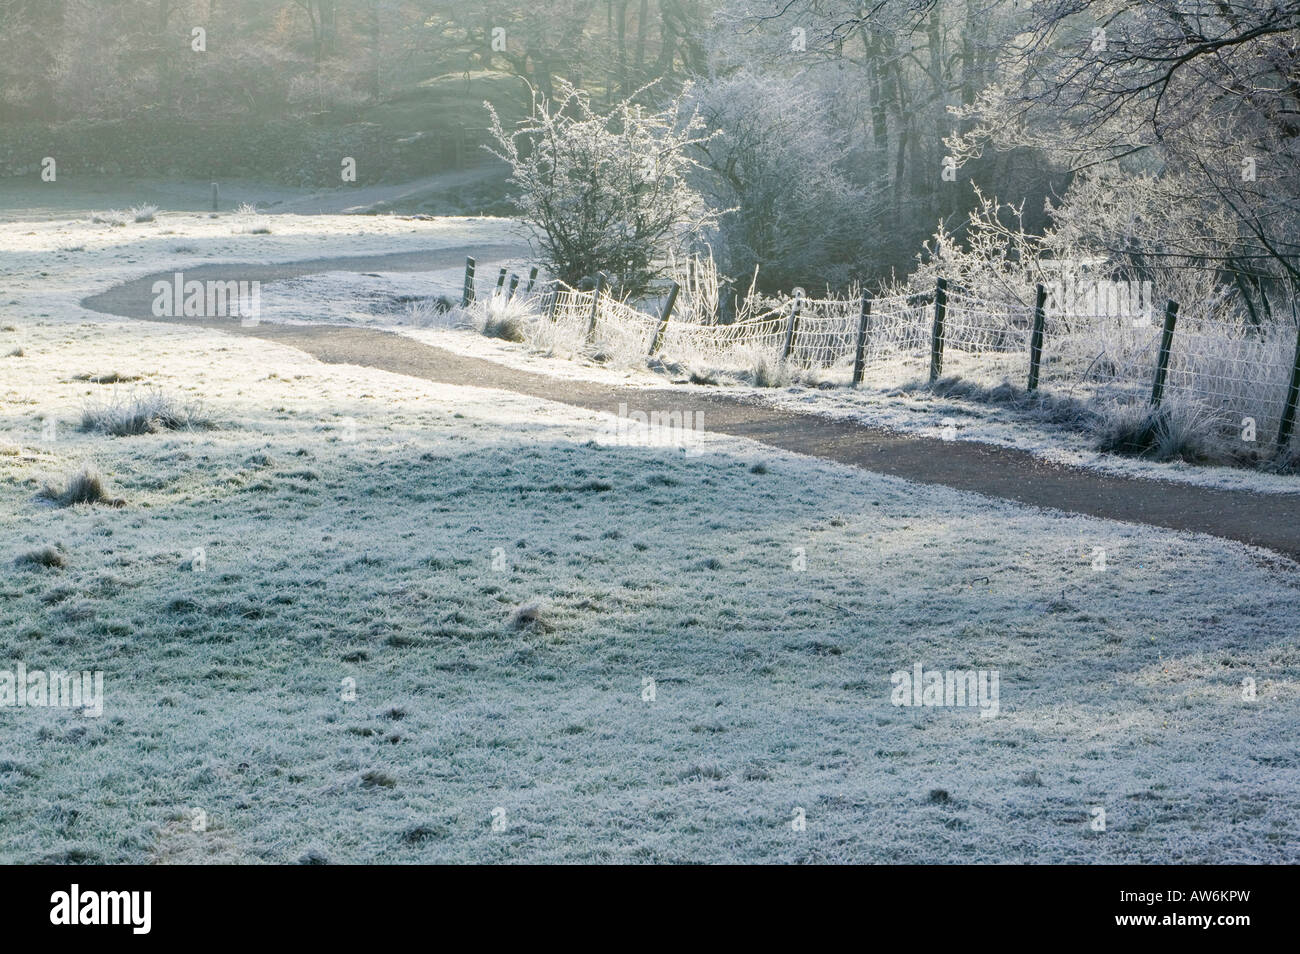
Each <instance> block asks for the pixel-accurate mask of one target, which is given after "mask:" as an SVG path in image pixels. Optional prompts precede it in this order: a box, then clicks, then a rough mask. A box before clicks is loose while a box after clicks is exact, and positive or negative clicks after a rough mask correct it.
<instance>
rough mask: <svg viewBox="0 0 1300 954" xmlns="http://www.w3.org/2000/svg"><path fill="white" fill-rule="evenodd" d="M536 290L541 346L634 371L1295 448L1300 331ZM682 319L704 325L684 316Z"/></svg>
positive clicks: (945, 306) (949, 302)
mask: <svg viewBox="0 0 1300 954" xmlns="http://www.w3.org/2000/svg"><path fill="white" fill-rule="evenodd" d="M473 269H474V263H473V261H472V260H470V261H468V262H467V268H466V276H465V295H464V297H465V299H466V300H467V301H469V302H473V301H474V294H473V279H474V271H473ZM513 284H514V283H513V282H512V286H513ZM501 286H502V280H501V278H500V277H498V282H497V289H498V291H497V295H498V296H505V297H506V298H507V300H508V299H509V297H512V294H510V295H507V294H506V293H505V292H504V291H503V290H502V287H501ZM529 287H530V289H531V287H532V283H531V281H530V283H529ZM537 288H538V291H537V292H535V293H533V294H532V297H531V300H532V301H534V302H540V303H541V304H540V307H539V308H538V309H537V310H538V311H539V312H540V318H539V320H538V325H537V328H536V330H535V342H534V343H535V344H537V345H539V346H541V347H543V348H547V347H551V348H557V349H562V350H566V351H569V352H572V353H578V352H586V353H591V354H596V355H603V356H605V357H606V358H621V359H626V360H628V361H630V362H643V361H644V360H645V359H646V357H647V356H649V355H652V354H653V355H655V356H658V357H660V358H661V359H662V360H665V361H675V362H680V363H683V364H688V365H693V366H699V365H707V366H710V367H711V368H713V369H715V370H737V371H744V370H753V369H754V368H755V367H756V366H757V363H758V362H763V363H765V364H767V365H768V366H778V365H779V366H784V367H785V368H787V369H788V370H791V371H796V372H805V373H807V372H815V373H816V374H817V375H820V376H821V379H822V380H832V381H834V379H835V378H836V377H837V375H838V376H841V377H842V383H844V384H845V385H848V386H857V385H860V384H866V385H868V386H874V387H886V388H889V387H898V386H900V385H902V384H906V383H910V382H914V381H917V380H925V379H927V378H928V379H929V380H931V381H933V380H935V379H936V378H938V377H940V376H943V377H958V378H961V379H963V380H968V381H971V382H973V383H975V384H978V385H981V386H984V387H989V388H993V387H998V386H999V385H1003V384H1005V383H1008V382H1009V383H1011V384H1013V385H1016V386H1017V387H1020V388H1024V389H1025V390H1026V391H1038V392H1046V391H1050V392H1053V393H1056V394H1059V395H1064V396H1069V397H1073V398H1075V399H1077V400H1079V401H1081V402H1083V403H1085V404H1087V403H1100V402H1120V403H1127V404H1138V403H1144V402H1149V403H1152V404H1159V403H1161V402H1162V401H1164V400H1169V399H1173V398H1176V399H1177V400H1179V401H1183V402H1192V403H1194V404H1195V405H1198V406H1199V407H1201V408H1203V409H1204V410H1205V413H1206V414H1207V416H1208V417H1209V418H1210V419H1212V420H1213V422H1214V425H1215V426H1216V427H1219V428H1221V429H1223V430H1229V429H1231V430H1235V429H1238V428H1244V427H1245V426H1246V425H1247V422H1249V423H1250V426H1251V427H1252V429H1253V430H1255V431H1256V432H1257V433H1258V435H1259V436H1258V440H1259V441H1260V442H1261V443H1263V442H1265V441H1268V440H1270V439H1274V438H1276V439H1277V440H1278V442H1279V443H1280V444H1285V443H1286V442H1287V441H1289V440H1290V439H1291V437H1292V434H1291V431H1292V429H1293V428H1292V426H1291V425H1292V424H1293V422H1294V419H1295V417H1296V414H1297V409H1296V407H1295V404H1296V403H1297V402H1300V396H1298V395H1300V337H1298V336H1300V329H1297V328H1296V327H1295V326H1293V325H1291V324H1289V323H1273V324H1264V325H1253V324H1251V323H1249V322H1247V321H1245V320H1244V319H1242V320H1237V321H1225V320H1223V319H1222V318H1218V317H1215V318H1211V317H1209V316H1208V315H1205V314H1199V313H1195V312H1191V313H1183V314H1181V315H1179V314H1178V307H1177V305H1176V304H1175V303H1173V302H1170V303H1169V308H1168V309H1167V310H1166V315H1167V316H1170V315H1172V316H1176V318H1177V320H1176V322H1175V321H1173V319H1172V318H1169V320H1167V321H1166V322H1165V323H1164V324H1162V323H1161V322H1160V321H1159V320H1158V318H1157V317H1156V316H1155V315H1152V314H1150V313H1135V312H1130V311H1127V310H1121V311H1122V313H1121V314H1118V315H1117V314H1115V313H1114V312H1105V313H1098V309H1097V308H1096V307H1095V303H1093V302H1090V301H1089V302H1086V303H1085V304H1087V305H1088V306H1089V307H1085V308H1083V309H1082V310H1080V308H1079V305H1080V302H1079V301H1073V302H1062V301H1059V300H1057V298H1053V299H1052V300H1051V302H1050V306H1049V303H1048V296H1047V293H1046V290H1045V289H1044V288H1043V287H1042V286H1037V287H1036V288H1032V289H1028V290H1027V294H1026V295H1025V296H1024V298H1025V300H1024V301H1023V302H1022V301H1015V300H1008V299H1006V298H1003V299H996V298H991V297H984V296H981V295H978V294H976V293H975V292H973V291H972V290H971V289H969V288H965V287H963V286H962V285H960V284H957V283H951V282H944V281H942V280H940V281H939V282H938V283H937V284H936V287H935V289H934V290H933V291H930V292H923V293H919V294H894V295H884V296H879V297H872V296H866V295H863V296H857V295H853V296H846V297H843V298H838V297H826V298H808V297H805V296H804V295H803V294H802V293H798V294H796V295H795V296H794V297H790V298H780V299H775V298H761V297H759V296H755V299H756V300H755V301H748V302H746V304H745V307H744V308H742V309H741V313H742V314H743V315H746V316H748V317H743V318H742V319H740V320H737V321H735V322H732V323H730V324H709V323H702V322H700V321H698V320H686V321H681V320H677V319H675V318H673V317H672V309H673V304H672V303H671V302H676V301H677V294H676V291H680V289H677V286H675V285H674V289H675V291H674V293H672V294H671V295H670V299H671V302H670V303H669V304H668V305H667V306H666V308H665V309H664V310H663V311H661V312H660V314H649V313H647V312H644V311H640V310H638V309H637V308H634V307H632V306H631V305H629V304H628V303H626V302H622V301H618V300H617V299H615V298H614V297H613V296H611V295H610V294H609V293H608V292H607V291H606V290H603V289H599V288H598V289H596V290H593V291H583V290H579V289H575V288H571V287H569V286H567V285H565V284H564V283H562V282H559V281H557V280H550V281H546V282H541V283H539V284H538V286H537ZM1057 297H1059V296H1057ZM1148 304H1149V303H1148ZM682 311H683V313H684V314H686V315H687V316H689V317H692V318H694V317H695V315H696V314H697V310H696V308H695V307H694V306H693V305H691V304H689V303H688V304H687V305H686V306H685V307H684V308H683V309H682ZM1148 312H1149V310H1148ZM593 316H594V322H593ZM1288 409H1289V411H1290V420H1289V421H1288Z"/></svg>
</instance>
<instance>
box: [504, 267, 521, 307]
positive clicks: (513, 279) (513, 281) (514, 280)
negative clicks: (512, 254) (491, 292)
mask: <svg viewBox="0 0 1300 954" xmlns="http://www.w3.org/2000/svg"><path fill="white" fill-rule="evenodd" d="M518 287H519V276H518V275H516V274H514V273H513V272H512V273H511V274H510V293H509V294H508V295H506V301H509V300H510V299H511V298H514V297H515V289H516V288H518Z"/></svg>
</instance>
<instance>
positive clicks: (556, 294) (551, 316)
mask: <svg viewBox="0 0 1300 954" xmlns="http://www.w3.org/2000/svg"><path fill="white" fill-rule="evenodd" d="M550 295H551V300H550V301H549V302H547V304H546V320H547V321H549V322H551V323H552V324H554V323H555V312H556V310H557V309H558V308H559V307H560V280H559V279H558V278H556V279H554V280H552V282H551V292H550Z"/></svg>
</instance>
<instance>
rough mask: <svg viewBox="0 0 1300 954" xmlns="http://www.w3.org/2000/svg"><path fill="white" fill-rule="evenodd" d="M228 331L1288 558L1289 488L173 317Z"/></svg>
mask: <svg viewBox="0 0 1300 954" xmlns="http://www.w3.org/2000/svg"><path fill="white" fill-rule="evenodd" d="M518 252H519V249H518V248H517V247H515V246H480V247H474V248H462V249H456V250H454V251H439V252H427V253H402V254H395V255H367V256H354V257H350V258H327V259H316V260H313V261H308V262H298V263H294V264H290V265H239V266H232V265H211V266H203V267H199V268H191V269H186V271H185V277H186V279H191V278H195V279H200V280H204V279H230V278H235V277H237V278H239V279H243V280H246V281H247V280H253V279H258V280H260V281H263V282H271V281H276V280H281V279H287V278H296V277H298V276H301V275H308V274H312V273H317V272H324V271H358V272H361V271H376V270H383V271H426V270H432V269H438V268H449V267H453V266H455V265H457V264H460V263H463V262H464V260H465V255H467V254H472V255H475V256H476V257H478V258H479V259H480V260H483V261H486V260H490V259H492V258H494V257H496V258H503V257H507V256H510V255H513V254H518ZM160 278H162V279H166V278H170V273H159V274H157V275H150V276H147V277H145V278H141V279H137V280H136V281H132V282H127V283H125V284H122V285H118V286H116V287H114V288H112V289H110V290H109V291H107V292H104V293H103V294H100V295H95V296H92V297H90V298H87V299H85V301H84V302H83V304H84V305H85V306H86V307H87V308H90V309H93V310H95V311H100V312H104V313H107V314H114V315H121V316H123V317H128V318H139V319H146V320H163V319H155V318H153V316H152V314H151V310H150V305H151V302H152V294H151V286H152V284H153V282H154V281H156V280H158V279H160ZM175 323H182V324H198V325H201V326H203V327H209V328H216V329H220V330H222V331H227V332H230V333H232V334H243V335H250V336H253V337H257V338H262V339H266V340H269V341H276V342H279V343H281V344H286V345H289V346H291V347H294V348H298V349H300V350H302V351H305V352H307V353H308V354H310V355H312V356H314V357H315V358H317V359H319V360H320V361H324V362H327V363H332V364H356V365H365V366H369V367H374V368H380V369H383V370H385V371H393V372H396V373H398V374H406V375H410V376H412V377H417V378H424V379H426V380H430V381H440V382H445V383H449V384H463V385H472V386H476V387H488V388H501V389H504V390H509V391H516V392H519V393H521V394H527V395H531V396H533V397H537V398H542V399H545V400H548V401H558V402H562V403H565V404H572V405H576V406H579V407H584V408H589V409H592V410H597V411H606V412H609V413H617V411H618V405H619V404H620V403H626V404H627V405H628V406H629V407H631V408H633V409H635V410H639V411H694V412H698V413H699V416H700V420H701V421H702V423H703V426H704V427H705V429H707V430H709V431H716V432H719V433H723V434H732V435H736V436H740V437H748V438H751V439H753V440H756V441H761V442H763V443H765V444H769V445H771V446H773V447H779V448H782V449H783V450H790V451H795V452H797V453H800V454H808V455H811V456H815V457H822V458H825V459H827V460H833V461H838V462H840V463H844V464H851V465H854V466H857V467H862V468H864V469H866V470H871V471H875V472H877V473H882V474H892V475H894V476H897V477H904V478H907V479H909V480H915V481H920V482H923V483H933V484H942V485H944V486H946V487H953V488H956V489H958V490H968V491H974V492H976V493H980V494H985V495H987V496H991V497H1001V498H1004V499H1007V500H1014V501H1018V502H1020V503H1024V504H1028V505H1031V506H1035V507H1047V508H1052V509H1056V510H1064V511H1070V512H1073V513H1081V514H1088V515H1090V516H1096V517H1104V518H1107V519H1111V520H1120V521H1125V522H1129V523H1145V524H1151V525H1154V526H1158V527H1169V528H1172V529H1176V530H1190V531H1194V532H1198V533H1208V534H1213V535H1215V536H1220V537H1226V538H1228V539H1231V540H1239V541H1241V542H1243V543H1251V544H1255V545H1258V546H1262V547H1268V548H1269V549H1272V550H1276V551H1278V552H1279V553H1283V554H1285V555H1287V556H1289V557H1291V558H1292V559H1295V560H1300V495H1287V494H1253V493H1248V492H1245V491H1230V490H1214V489H1209V488H1203V487H1194V486H1190V485H1187V484H1177V483H1169V482H1164V481H1153V480H1137V479H1133V478H1127V477H1112V476H1107V475H1104V474H1098V473H1096V472H1093V471H1088V470H1083V469H1080V468H1073V467H1065V466H1061V465H1056V464H1050V463H1047V462H1045V461H1042V460H1039V459H1038V458H1035V457H1034V456H1033V455H1031V454H1029V453H1026V452H1024V451H1017V450H1011V449H1008V448H1001V447H993V446H990V445H986V444H976V443H971V442H968V441H942V440H938V439H933V438H925V437H914V436H908V435H902V434H896V433H893V432H891V431H885V430H880V429H876V428H871V427H866V426H863V425H860V424H855V423H852V422H848V421H836V420H831V419H829V418H824V417H818V416H816V415H812V414H801V413H797V412H793V411H785V410H779V409H775V408H772V407H769V406H766V405H763V404H756V403H748V402H745V401H742V400H739V399H737V398H734V397H730V396H727V395H724V394H718V393H716V392H710V391H704V390H701V391H700V392H698V393H697V392H691V391H681V390H670V389H662V390H660V389H637V388H620V387H613V386H609V385H603V384H596V383H591V382H581V381H571V380H560V379H556V378H550V377H547V376H545V375H540V374H533V373H531V372H527V371H519V370H516V369H513V368H509V367H506V366H505V365H502V364H497V363H495V362H492V361H485V360H482V359H479V358H470V357H465V356H462V355H457V354H454V353H452V352H450V351H446V350H444V349H442V348H436V347H433V346H431V345H425V344H421V343H419V342H416V341H413V340H411V339H410V338H406V337H403V336H401V335H398V334H394V333H391V332H386V331H378V330H375V329H369V328H348V327H337V326H331V325H272V324H261V325H257V326H254V327H247V328H245V327H241V326H240V325H239V323H238V321H237V320H220V319H199V320H196V319H182V320H180V321H178V322H175Z"/></svg>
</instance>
